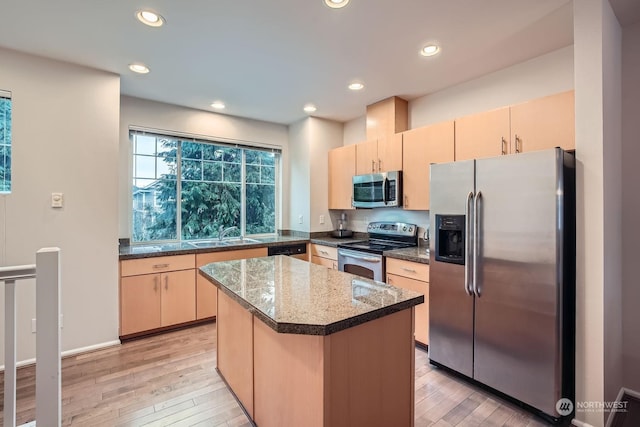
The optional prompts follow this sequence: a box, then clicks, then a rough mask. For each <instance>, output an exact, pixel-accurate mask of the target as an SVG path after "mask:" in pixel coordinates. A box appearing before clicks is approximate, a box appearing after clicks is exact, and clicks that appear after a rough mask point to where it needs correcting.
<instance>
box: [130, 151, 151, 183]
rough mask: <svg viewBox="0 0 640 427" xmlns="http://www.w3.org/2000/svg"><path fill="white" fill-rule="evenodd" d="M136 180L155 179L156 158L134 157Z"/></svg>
mask: <svg viewBox="0 0 640 427" xmlns="http://www.w3.org/2000/svg"><path fill="white" fill-rule="evenodd" d="M133 176H134V178H155V177H156V158H155V157H151V156H134V169H133Z"/></svg>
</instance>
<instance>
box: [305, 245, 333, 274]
mask: <svg viewBox="0 0 640 427" xmlns="http://www.w3.org/2000/svg"><path fill="white" fill-rule="evenodd" d="M309 251H310V252H311V262H312V263H314V264H318V265H324V266H325V267H327V268H332V269H334V270H337V269H338V249H337V248H333V247H331V246H324V245H318V244H315V243H311V244H310V245H309Z"/></svg>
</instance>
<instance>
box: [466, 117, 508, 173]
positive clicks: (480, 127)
mask: <svg viewBox="0 0 640 427" xmlns="http://www.w3.org/2000/svg"><path fill="white" fill-rule="evenodd" d="M510 132H511V130H510V124H509V107H504V108H499V109H497V110H491V111H486V112H483V113H479V114H473V115H470V116H465V117H461V118H459V119H456V121H455V160H456V161H458V160H470V159H479V158H483V157H495V156H500V155H504V154H509V152H510V148H509V144H510V138H509V135H510Z"/></svg>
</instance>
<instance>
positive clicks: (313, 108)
mask: <svg viewBox="0 0 640 427" xmlns="http://www.w3.org/2000/svg"><path fill="white" fill-rule="evenodd" d="M303 110H304V111H305V112H307V113H313V112H314V111H316V110H317V108H316V106H315V105H313V104H307V105H305V106H304V108H303Z"/></svg>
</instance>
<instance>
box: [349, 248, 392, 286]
mask: <svg viewBox="0 0 640 427" xmlns="http://www.w3.org/2000/svg"><path fill="white" fill-rule="evenodd" d="M338 270H340V271H344V272H346V273H351V274H356V275H358V276H362V277H366V278H367V279H372V280H378V281H380V282H384V258H383V257H382V255H377V254H370V253H368V252H360V251H353V250H350V249H343V248H338Z"/></svg>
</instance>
